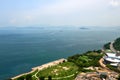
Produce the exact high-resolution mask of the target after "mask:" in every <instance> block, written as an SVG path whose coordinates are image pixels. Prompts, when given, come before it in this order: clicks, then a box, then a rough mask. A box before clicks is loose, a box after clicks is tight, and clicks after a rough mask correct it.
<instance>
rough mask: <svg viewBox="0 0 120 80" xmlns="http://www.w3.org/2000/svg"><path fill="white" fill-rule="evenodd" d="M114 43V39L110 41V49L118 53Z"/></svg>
mask: <svg viewBox="0 0 120 80" xmlns="http://www.w3.org/2000/svg"><path fill="white" fill-rule="evenodd" d="M113 43H114V41H112V42H111V43H110V49H111V51H112V52H114V53H116V52H117V51H116V50H115V49H114V47H113Z"/></svg>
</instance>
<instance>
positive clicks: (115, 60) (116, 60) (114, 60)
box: [105, 57, 120, 63]
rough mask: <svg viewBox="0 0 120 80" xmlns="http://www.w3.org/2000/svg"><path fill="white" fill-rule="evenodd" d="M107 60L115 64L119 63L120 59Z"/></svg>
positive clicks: (107, 58)
mask: <svg viewBox="0 0 120 80" xmlns="http://www.w3.org/2000/svg"><path fill="white" fill-rule="evenodd" d="M105 60H107V61H109V62H114V63H116V62H117V63H119V62H120V60H119V59H114V58H109V57H106V58H105Z"/></svg>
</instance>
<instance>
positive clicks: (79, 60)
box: [68, 51, 103, 72]
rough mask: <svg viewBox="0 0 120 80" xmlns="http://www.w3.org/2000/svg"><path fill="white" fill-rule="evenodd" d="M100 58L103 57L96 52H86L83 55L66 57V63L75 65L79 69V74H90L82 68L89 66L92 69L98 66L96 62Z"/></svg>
mask: <svg viewBox="0 0 120 80" xmlns="http://www.w3.org/2000/svg"><path fill="white" fill-rule="evenodd" d="M99 52H100V51H99ZM102 56H103V55H102V54H99V53H98V51H88V52H86V53H84V54H77V55H73V56H71V57H68V61H69V62H73V63H75V64H76V65H77V66H78V67H79V71H80V72H90V70H86V69H84V68H85V67H90V66H93V67H98V66H100V64H99V62H98V61H99V60H100V58H101V57H102Z"/></svg>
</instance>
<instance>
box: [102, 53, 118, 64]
mask: <svg viewBox="0 0 120 80" xmlns="http://www.w3.org/2000/svg"><path fill="white" fill-rule="evenodd" d="M103 58H104V60H105V61H106V62H107V63H109V64H110V65H111V66H118V64H119V63H120V55H119V54H118V53H106V55H105V56H104V57H103Z"/></svg>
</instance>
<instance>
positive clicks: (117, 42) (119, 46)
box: [113, 38, 120, 51]
mask: <svg viewBox="0 0 120 80" xmlns="http://www.w3.org/2000/svg"><path fill="white" fill-rule="evenodd" d="M113 46H114V48H115V49H116V50H118V51H120V38H117V39H116V40H115V42H114V44H113Z"/></svg>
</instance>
